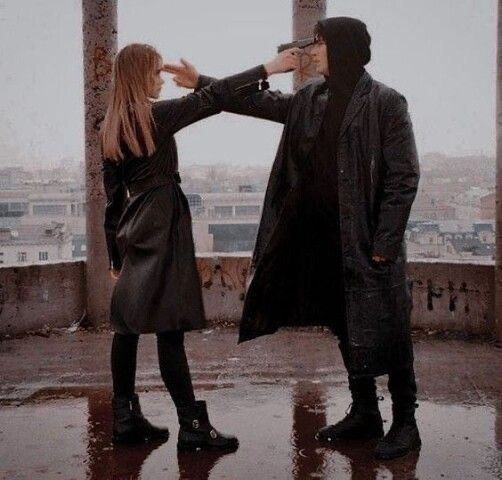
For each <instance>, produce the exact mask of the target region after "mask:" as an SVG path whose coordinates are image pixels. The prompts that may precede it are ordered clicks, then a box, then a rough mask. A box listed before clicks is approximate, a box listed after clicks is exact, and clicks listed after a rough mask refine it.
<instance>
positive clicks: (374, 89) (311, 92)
mask: <svg viewBox="0 0 502 480" xmlns="http://www.w3.org/2000/svg"><path fill="white" fill-rule="evenodd" d="M208 81H209V79H207V78H205V77H204V78H202V79H201V84H204V83H205V82H208ZM327 98H328V92H327V86H326V83H325V81H324V80H321V79H316V80H313V81H311V82H310V83H308V84H306V85H305V86H304V87H303V88H301V89H300V90H299V91H298V92H297V93H296V94H295V95H287V94H282V93H280V92H272V91H261V92H255V93H252V94H250V95H249V96H248V97H247V99H246V102H242V103H237V102H234V103H233V104H232V105H228V106H227V107H226V109H227V110H229V111H234V112H236V113H241V114H246V115H251V116H255V117H259V118H266V119H269V120H273V121H277V122H281V123H284V124H285V128H284V131H283V134H282V138H281V141H280V145H279V148H278V151H277V155H276V158H275V162H274V165H273V167H272V171H271V175H270V179H269V183H268V187H267V192H266V196H265V203H264V208H263V214H262V218H261V222H260V226H259V230H258V235H257V239H256V246H255V250H254V253H253V258H252V263H251V272H250V277H249V282H248V285H249V286H248V291H247V295H246V299H245V304H244V310H243V314H242V321H241V326H240V338H239V341H240V342H243V341H246V340H251V339H253V338H256V337H259V336H261V335H265V334H270V333H273V332H275V331H276V330H277V329H278V328H280V327H283V326H289V325H290V324H289V322H288V319H287V317H281V315H277V314H276V312H277V310H274V308H273V305H271V303H274V301H275V300H274V298H273V297H272V298H271V297H270V295H267V291H268V290H269V289H270V287H271V286H273V285H274V284H275V283H276V282H277V281H280V278H281V277H284V276H287V275H289V274H290V272H288V271H284V269H283V270H279V271H278V270H277V269H275V268H274V267H273V265H274V258H275V256H276V254H277V252H278V251H280V249H281V248H283V247H284V245H286V244H287V243H288V241H290V239H289V238H288V229H287V228H285V227H284V225H285V219H286V218H287V217H288V215H290V212H291V211H294V209H295V205H297V202H298V201H299V198H298V186H299V185H300V184H301V179H302V174H303V172H304V166H305V162H306V160H307V158H308V154H309V152H310V150H311V148H312V146H313V144H314V142H315V141H316V138H317V136H318V132H319V129H320V126H321V123H322V120H323V116H324V113H325V109H326V105H327ZM337 164H338V169H339V171H338V178H339V181H338V190H339V191H338V197H339V210H340V232H341V244H342V255H343V275H344V282H343V283H344V289H345V304H346V305H345V308H346V323H347V324H346V328H347V333H348V351H347V359H346V362H347V364H348V369H349V373H351V374H352V375H355V376H364V375H371V376H375V375H381V374H385V373H388V371H389V369H390V368H391V367H393V368H395V367H396V366H403V367H404V366H406V365H407V364H409V363H410V362H412V360H413V353H412V345H411V337H410V311H411V297H410V292H409V285H408V282H407V277H406V271H405V267H406V250H405V242H404V232H405V228H406V224H407V221H408V217H409V213H410V209H411V205H412V203H413V200H414V198H415V194H416V191H417V187H418V181H419V165H418V158H417V150H416V146H415V139H414V134H413V128H412V124H411V120H410V117H409V114H408V109H407V102H406V100H405V98H404V97H403V96H402V95H401V94H399V93H398V92H396V91H395V90H393V89H391V88H389V87H387V86H385V85H384V84H382V83H380V82H377V81H375V80H374V79H373V78H372V77H371V76H370V75H369V74H368V73H367V72H365V73H364V74H363V76H362V77H361V79H360V80H359V82H358V84H357V86H356V88H355V91H354V93H353V96H352V99H351V101H350V103H349V105H348V108H347V111H346V113H345V117H344V120H343V122H342V126H341V129H340V134H339V140H338V153H337ZM373 254H380V255H383V256H385V257H386V258H387V259H388V260H389V262H388V263H387V264H386V265H380V266H379V265H375V264H374V263H373V262H372V260H371V259H372V256H373ZM289 268H291V269H294V268H295V265H294V264H291V265H290V266H289ZM279 300H280V299H277V301H279ZM288 301H290V302H295V298H293V297H292V298H289V299H288ZM272 312H275V313H272ZM305 320H306V322H304V324H305V323H308V319H305Z"/></svg>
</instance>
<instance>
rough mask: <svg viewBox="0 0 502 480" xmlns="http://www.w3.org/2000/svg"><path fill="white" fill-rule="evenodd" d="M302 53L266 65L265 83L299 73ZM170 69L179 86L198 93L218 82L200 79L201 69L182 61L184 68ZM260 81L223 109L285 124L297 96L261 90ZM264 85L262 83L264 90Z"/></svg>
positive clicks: (263, 69)
mask: <svg viewBox="0 0 502 480" xmlns="http://www.w3.org/2000/svg"><path fill="white" fill-rule="evenodd" d="M298 53H299V49H297V48H293V49H290V50H286V51H284V52H281V53H280V54H279V55H277V57H276V58H274V59H273V60H272V61H271V62H268V63H266V64H265V65H262V66H261V77H260V79H261V80H265V79H266V78H268V77H269V76H271V75H274V74H276V73H283V72H285V71H292V70H294V69H296V68H297V67H298V58H299V56H298ZM166 69H167V71H169V72H170V73H173V74H174V78H173V80H174V82H175V83H176V84H177V85H178V86H180V87H185V88H194V89H195V91H196V92H197V91H199V90H200V89H203V88H206V87H208V86H210V85H212V84H213V83H215V82H217V81H218V80H216V79H215V78H212V77H208V76H206V75H200V74H199V72H198V71H197V69H196V68H195V67H194V66H193V65H191V64H190V63H189V62H187V61H186V60H184V59H181V64H180V65H173V64H169V65H166ZM260 79H258V80H260ZM258 80H256V81H254V82H250V83H249V84H245V85H243V86H242V87H241V88H239V89H238V91H237V92H236V95H234V96H232V97H231V98H229V102H227V103H225V105H223V110H225V111H227V112H232V113H237V114H240V115H248V116H252V117H256V118H262V119H265V120H271V121H274V122H279V123H285V121H286V118H287V114H288V110H289V107H290V104H291V100H292V98H293V95H292V94H284V93H282V92H280V91H269V90H265V89H263V88H262V89H261V90H260V89H259V83H258ZM263 83H264V82H263V81H262V87H263Z"/></svg>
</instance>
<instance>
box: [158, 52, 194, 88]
mask: <svg viewBox="0 0 502 480" xmlns="http://www.w3.org/2000/svg"><path fill="white" fill-rule="evenodd" d="M162 70H163V71H164V72H167V73H172V74H173V75H174V77H173V81H174V83H175V84H176V85H177V86H178V87H185V88H196V87H197V84H198V83H199V72H198V71H197V69H196V68H195V67H194V66H193V65H192V64H191V63H189V62H187V61H186V60H185V59H184V58H180V65H175V64H174V63H166V64H164V66H163V67H162Z"/></svg>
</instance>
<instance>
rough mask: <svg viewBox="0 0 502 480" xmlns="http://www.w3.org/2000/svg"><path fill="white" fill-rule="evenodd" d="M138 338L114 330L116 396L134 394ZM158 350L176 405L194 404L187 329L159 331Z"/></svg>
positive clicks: (113, 353) (164, 375) (128, 396)
mask: <svg viewBox="0 0 502 480" xmlns="http://www.w3.org/2000/svg"><path fill="white" fill-rule="evenodd" d="M138 340H139V335H122V334H119V333H115V335H114V336H113V343H112V354H111V365H112V378H113V395H114V396H115V397H125V398H131V397H132V396H133V395H134V385H135V381H136V356H137V351H138ZM157 351H158V355H159V367H160V374H161V376H162V380H163V381H164V384H165V385H166V388H167V390H168V391H169V394H170V395H171V398H172V399H173V402H174V404H175V405H176V408H180V407H186V406H191V405H193V404H194V403H195V395H194V391H193V386H192V379H191V377H190V369H189V367H188V362H187V357H186V354H185V346H184V333H183V332H162V333H158V334H157Z"/></svg>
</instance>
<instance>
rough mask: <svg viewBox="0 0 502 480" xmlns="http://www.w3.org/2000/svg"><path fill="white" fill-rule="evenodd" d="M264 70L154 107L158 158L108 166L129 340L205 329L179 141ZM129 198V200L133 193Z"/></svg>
mask: <svg viewBox="0 0 502 480" xmlns="http://www.w3.org/2000/svg"><path fill="white" fill-rule="evenodd" d="M262 76H263V66H258V67H255V68H252V69H250V70H246V71H245V72H242V73H239V74H237V75H233V76H231V77H227V78H225V79H222V80H220V81H219V82H216V83H214V84H212V85H210V86H208V87H207V88H204V89H202V90H200V91H198V92H195V93H191V94H189V95H186V96H184V97H182V98H175V99H171V100H164V101H159V102H155V103H154V105H153V111H152V114H153V117H154V120H155V126H156V128H155V144H156V151H155V152H154V153H153V154H152V155H151V156H149V157H134V156H132V155H131V154H126V155H125V158H124V159H123V160H122V161H121V162H119V163H116V162H115V161H112V160H110V159H106V158H105V159H103V167H102V171H103V183H104V188H105V192H106V197H107V203H106V209H105V218H104V229H105V235H106V242H107V247H108V254H109V260H110V267H113V268H115V269H117V270H120V277H119V278H118V280H117V281H116V283H115V286H114V289H113V294H112V298H111V307H110V321H111V325H112V327H113V329H114V331H116V332H118V333H122V334H141V333H159V332H164V331H189V330H194V329H201V328H204V327H205V326H206V318H205V314H204V307H203V302H202V290H201V281H200V278H199V273H198V271H197V265H196V261H195V251H194V242H193V237H192V222H191V216H190V209H189V206H188V201H187V199H186V198H185V195H184V194H183V191H182V190H181V188H180V186H179V184H178V183H179V181H180V179H179V175H178V171H177V170H178V154H177V148H176V142H175V139H174V135H175V134H176V133H177V132H178V131H179V130H181V129H182V128H185V127H187V126H188V125H191V124H192V123H195V122H197V121H199V120H202V119H204V118H207V117H210V116H212V115H216V114H218V113H220V112H221V109H222V107H223V105H224V104H226V103H228V102H229V98H231V97H232V96H233V95H234V94H235V92H236V91H238V89H239V88H241V87H242V86H245V85H248V84H249V83H250V82H255V81H257V80H259V79H260V78H262ZM128 193H129V194H128Z"/></svg>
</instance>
